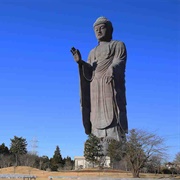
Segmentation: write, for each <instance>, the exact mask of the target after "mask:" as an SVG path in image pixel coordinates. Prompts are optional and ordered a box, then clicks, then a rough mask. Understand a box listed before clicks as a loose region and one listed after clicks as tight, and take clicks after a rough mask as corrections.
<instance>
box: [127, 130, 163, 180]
mask: <svg viewBox="0 0 180 180" xmlns="http://www.w3.org/2000/svg"><path fill="white" fill-rule="evenodd" d="M163 142H164V140H163V139H162V138H161V137H159V136H157V135H156V134H154V133H150V132H147V131H143V130H139V129H132V130H130V133H129V135H128V136H127V142H126V159H127V161H128V162H129V163H130V165H131V171H132V174H133V177H139V173H140V170H141V169H142V168H143V167H144V165H145V163H147V162H148V161H149V160H150V158H151V157H152V156H158V157H160V156H162V157H163V156H164V155H165V150H166V147H165V146H164V143H163Z"/></svg>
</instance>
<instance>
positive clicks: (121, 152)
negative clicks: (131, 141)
mask: <svg viewBox="0 0 180 180" xmlns="http://www.w3.org/2000/svg"><path fill="white" fill-rule="evenodd" d="M124 145H125V144H123V143H122V142H121V141H116V140H112V141H111V142H110V144H109V146H108V156H109V157H110V159H111V165H112V167H113V168H114V164H116V163H117V162H119V161H121V160H122V159H123V157H124V156H125V149H124Z"/></svg>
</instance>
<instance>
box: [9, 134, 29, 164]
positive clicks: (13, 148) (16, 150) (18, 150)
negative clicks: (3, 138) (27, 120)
mask: <svg viewBox="0 0 180 180" xmlns="http://www.w3.org/2000/svg"><path fill="white" fill-rule="evenodd" d="M10 140H11V145H10V152H11V153H12V154H13V155H14V156H15V159H16V160H15V161H16V166H18V165H19V156H20V155H23V154H27V141H26V139H24V138H22V137H17V136H14V139H10Z"/></svg>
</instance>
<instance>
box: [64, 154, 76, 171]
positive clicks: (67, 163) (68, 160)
mask: <svg viewBox="0 0 180 180" xmlns="http://www.w3.org/2000/svg"><path fill="white" fill-rule="evenodd" d="M73 166H74V161H73V160H71V158H70V157H69V156H67V157H66V158H64V170H72V169H73Z"/></svg>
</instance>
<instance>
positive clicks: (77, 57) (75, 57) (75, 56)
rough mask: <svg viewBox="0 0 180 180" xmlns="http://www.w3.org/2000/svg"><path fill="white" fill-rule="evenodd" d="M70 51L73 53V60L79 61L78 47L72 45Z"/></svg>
mask: <svg viewBox="0 0 180 180" xmlns="http://www.w3.org/2000/svg"><path fill="white" fill-rule="evenodd" d="M70 51H71V53H72V54H73V57H74V60H75V61H76V62H77V63H80V61H81V60H82V59H81V53H80V51H79V50H78V49H76V48H74V47H72V48H71V50H70Z"/></svg>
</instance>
